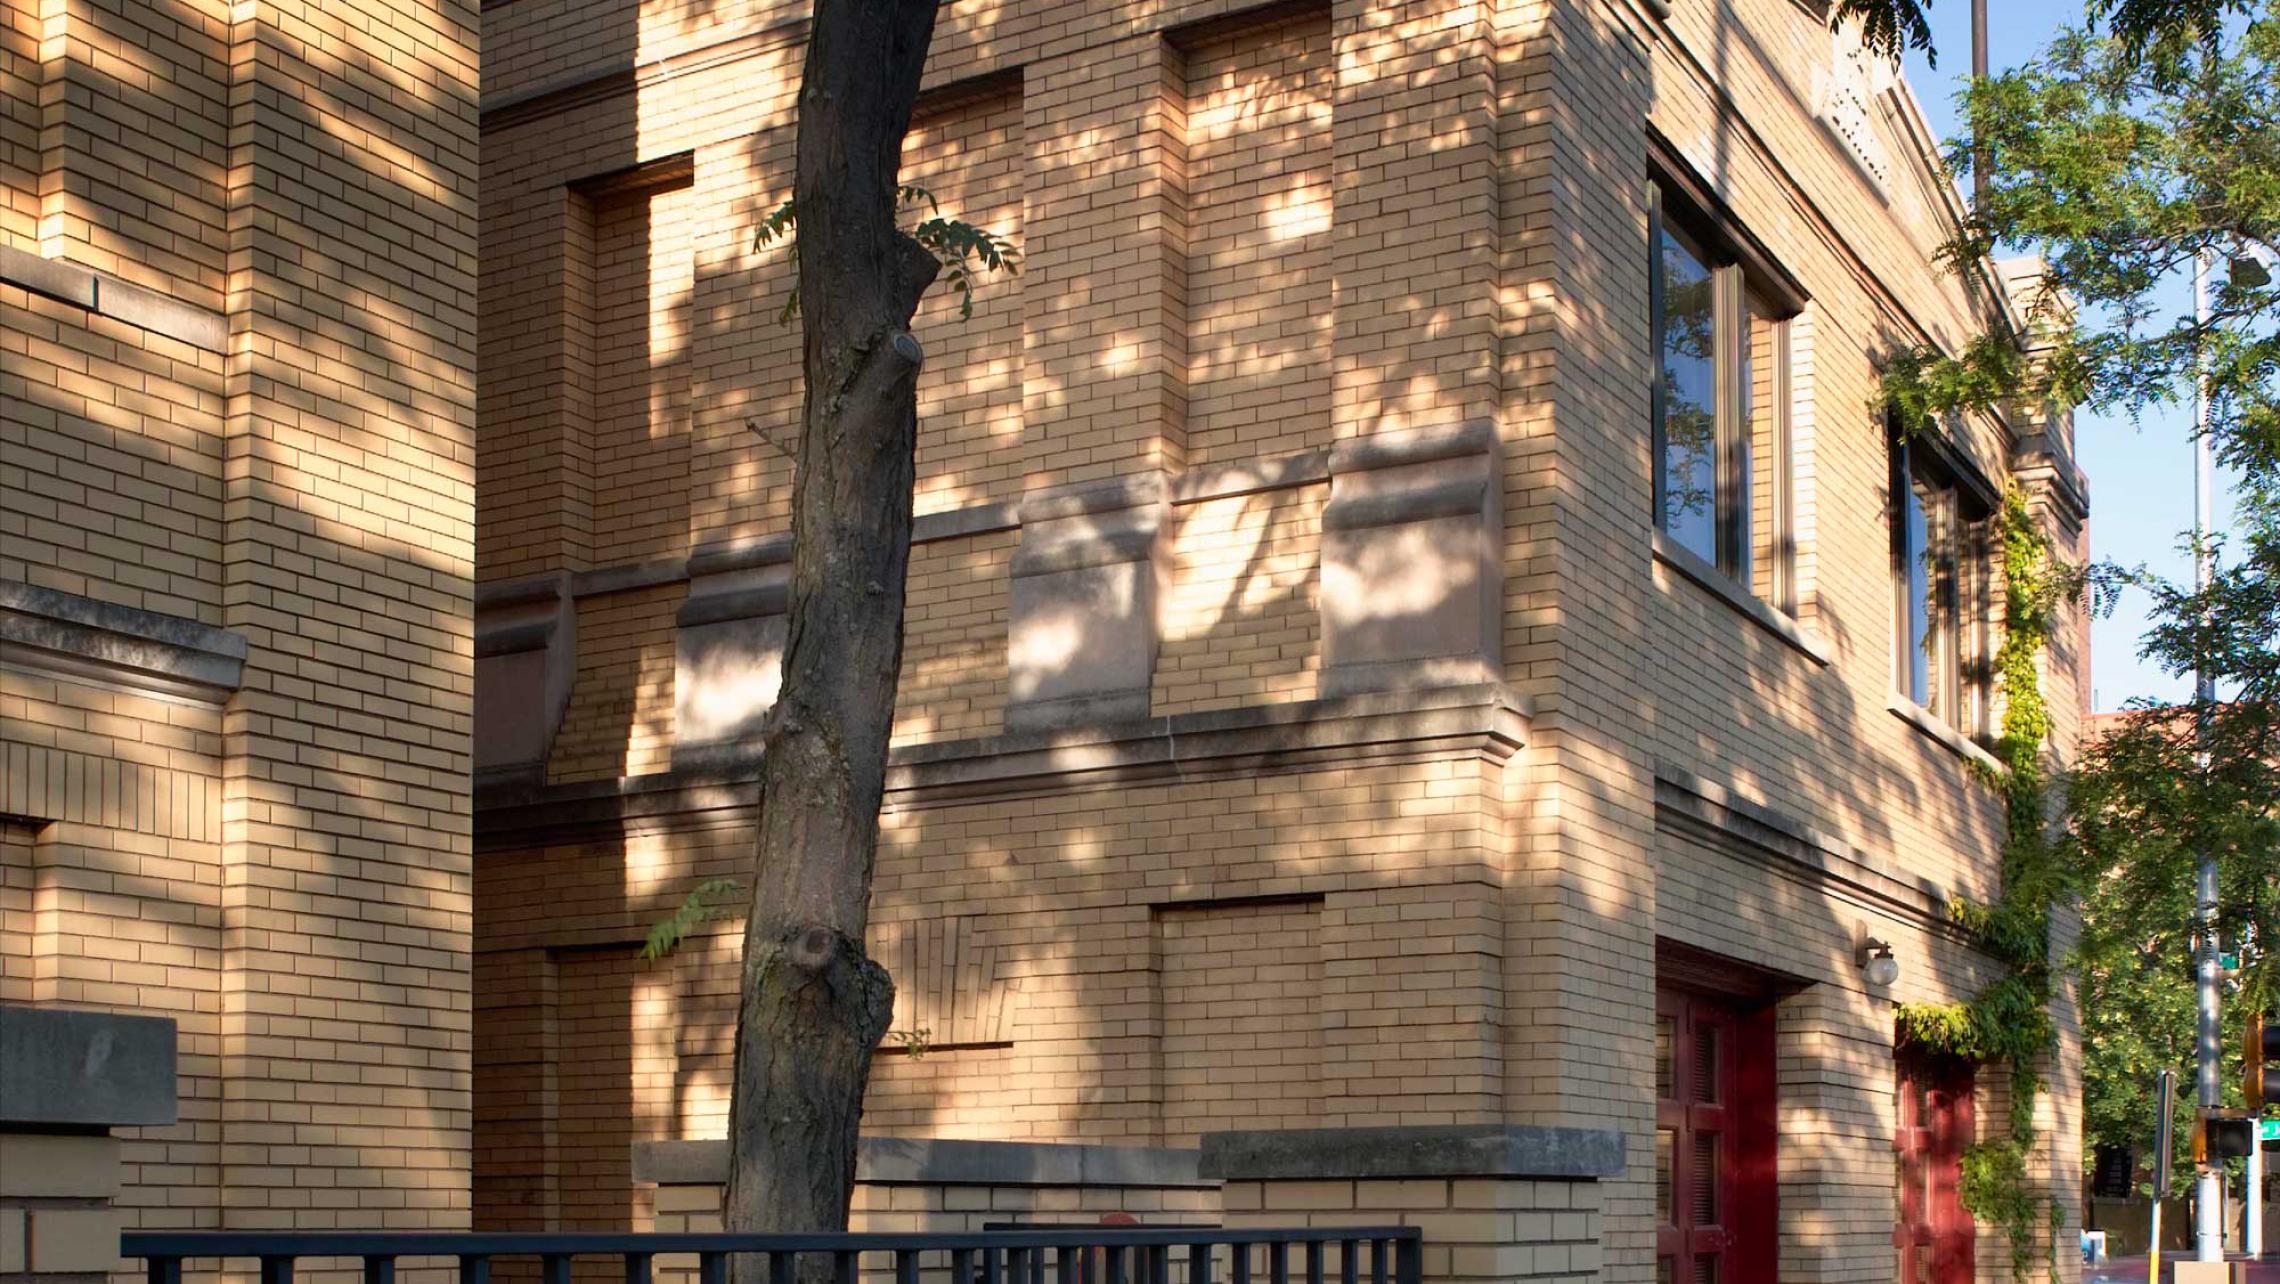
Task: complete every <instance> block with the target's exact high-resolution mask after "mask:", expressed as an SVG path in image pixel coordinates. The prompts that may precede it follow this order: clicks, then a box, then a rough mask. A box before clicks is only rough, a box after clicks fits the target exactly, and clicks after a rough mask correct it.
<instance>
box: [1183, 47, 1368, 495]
mask: <svg viewBox="0 0 2280 1284" xmlns="http://www.w3.org/2000/svg"><path fill="white" fill-rule="evenodd" d="M1184 70H1185V71H1186V73H1187V84H1186V93H1187V111H1186V116H1187V197H1188V200H1187V222H1188V232H1187V242H1188V244H1187V326H1188V375H1187V386H1188V405H1187V434H1188V460H1189V462H1190V463H1193V464H1205V463H1219V462H1222V461H1224V460H1230V459H1253V458H1257V457H1260V456H1272V455H1281V454H1288V453H1290V452H1292V451H1296V450H1304V449H1306V448H1307V447H1309V446H1315V445H1320V444H1321V443H1322V442H1323V441H1324V440H1325V439H1327V437H1328V435H1329V427H1330V319H1331V317H1332V316H1333V315H1335V314H1334V313H1333V311H1332V310H1331V306H1330V304H1331V275H1330V271H1329V267H1330V205H1331V199H1330V116H1331V111H1330V98H1331V65H1330V15H1329V13H1328V11H1327V10H1324V9H1321V8H1315V9H1310V10H1307V11H1305V13H1304V15H1303V16H1302V17H1300V18H1298V19H1296V20H1293V21H1289V22H1284V23H1278V24H1275V25H1272V26H1268V27H1265V28H1263V29H1252V30H1239V31H1236V32H1233V33H1230V34H1227V35H1224V36H1217V37H1215V38H1205V39H1201V40H1198V41H1197V42H1196V43H1195V44H1193V45H1191V46H1189V47H1188V49H1187V50H1186V58H1185V67H1184Z"/></svg>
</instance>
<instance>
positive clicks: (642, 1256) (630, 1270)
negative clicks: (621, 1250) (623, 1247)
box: [625, 1252, 649, 1284]
mask: <svg viewBox="0 0 2280 1284" xmlns="http://www.w3.org/2000/svg"><path fill="white" fill-rule="evenodd" d="M625 1284H649V1254H647V1253H632V1252H629V1253H627V1254H626V1255H625Z"/></svg>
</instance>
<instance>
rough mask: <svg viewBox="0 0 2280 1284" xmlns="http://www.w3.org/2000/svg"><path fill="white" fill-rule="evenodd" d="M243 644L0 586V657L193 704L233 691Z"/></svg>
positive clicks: (106, 605) (161, 618) (69, 597)
mask: <svg viewBox="0 0 2280 1284" xmlns="http://www.w3.org/2000/svg"><path fill="white" fill-rule="evenodd" d="M245 655H246V642H245V639H244V638H243V637H241V636H239V635H238V634H235V633H232V632H230V631H229V630H227V629H217V628H214V627H213V626H211V625H207V624H200V623H198V622H197V621H196V620H186V619H183V618H182V617H180V616H176V615H164V614H161V613H159V612H157V611H145V610H142V609H140V608H137V607H131V606H121V605H118V604H117V603H113V602H98V601H96V600H95V599H93V598H89V597H81V596H79V595H78V594H76V593H65V592H62V591H60V590H57V589H49V588H40V587H38V586H36V585H31V584H24V583H19V582H18V581H15V580H0V656H5V658H6V659H7V660H9V661H10V662H12V663H16V664H21V665H25V666H27V667H34V668H42V669H54V670H57V671H59V672H65V673H69V674H72V675H74V676H85V677H93V678H99V679H103V680H106V681H112V682H119V683H122V684H124V685H127V686H132V687H137V688H140V689H143V690H148V691H157V692H162V693H165V694H168V695H180V696H189V697H192V698H194V699H204V700H221V699H224V698H227V697H228V695H229V693H230V692H232V691H235V690H237V688H238V686H239V684H240V683H241V682H242V681H243V677H244V671H245Z"/></svg>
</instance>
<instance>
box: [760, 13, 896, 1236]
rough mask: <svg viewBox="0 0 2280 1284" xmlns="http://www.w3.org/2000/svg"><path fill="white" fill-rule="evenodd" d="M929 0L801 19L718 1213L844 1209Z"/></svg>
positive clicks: (881, 1003) (876, 1016)
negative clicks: (785, 428) (915, 143)
mask: <svg viewBox="0 0 2280 1284" xmlns="http://www.w3.org/2000/svg"><path fill="white" fill-rule="evenodd" d="M936 4H937V0H869V2H868V3H866V2H864V0H817V3H816V5H815V17H814V21H813V23H812V25H811V26H810V28H809V37H808V48H807V64H806V69H805V71H804V72H803V78H802V80H801V84H800V107H799V136H798V177H797V180H796V185H795V187H794V189H793V199H794V200H795V201H796V202H797V208H798V210H799V272H800V301H801V302H800V313H801V321H802V330H803V332H804V347H803V352H802V361H803V365H804V371H805V374H806V382H807V404H806V410H805V414H804V418H803V422H802V424H801V428H800V438H799V443H800V444H799V458H798V462H797V465H796V471H795V475H794V481H793V487H792V532H793V539H794V545H793V555H792V587H791V609H790V617H791V618H790V622H789V623H790V636H789V640H788V641H787V643H786V646H785V651H784V665H783V675H784V680H783V693H782V695H781V696H780V697H779V698H778V700H777V704H776V709H775V713H774V715H773V718H772V721H771V724H770V727H769V730H768V733H767V752H766V755H765V757H764V760H763V765H762V768H761V814H760V846H759V853H758V865H759V868H758V871H757V875H756V877H755V878H754V879H753V882H752V905H751V912H750V915H749V917H748V918H747V920H746V925H745V932H744V968H743V977H742V995H741V997H740V1000H739V1002H738V1006H737V1031H736V1077H735V1083H734V1088H733V1093H732V1096H731V1098H730V1104H729V1143H730V1146H729V1153H730V1160H729V1180H728V1198H727V1207H726V1224H727V1227H728V1229H730V1230H745V1231H781V1232H811V1231H836V1230H844V1229H846V1226H847V1209H848V1201H849V1199H850V1197H851V1195H852V1193H853V1189H854V1182H855V1140H856V1129H857V1126H858V1124H859V1122H860V1119H861V1116H862V1110H863V1088H864V1083H865V1081H866V1079H867V1078H868V1077H869V1074H870V1066H871V1054H872V1051H873V1050H874V1049H875V1048H876V1047H877V1046H878V1044H879V1040H880V1039H881V1038H882V1037H884V1036H885V1034H886V1030H887V1023H888V1019H889V1012H890V1009H891V1007H892V1005H893V1000H894V984H893V982H892V981H890V980H889V979H888V977H887V973H886V970H885V969H884V968H882V967H880V966H879V965H878V964H877V963H875V962H873V961H872V960H871V959H870V958H869V957H868V956H867V955H866V954H865V953H864V949H863V934H864V926H865V923H866V921H867V920H868V918H869V911H870V900H871V873H872V864H873V860H874V858H875V856H876V854H877V850H878V815H879V802H880V797H881V795H882V793H883V792H884V788H885V779H886V764H887V738H888V731H889V728H890V725H891V724H892V721H893V718H894V705H895V680H896V677H897V675H898V673H899V671H900V669H901V665H902V643H903V576H904V570H905V567H906V565H907V564H908V562H909V558H910V528H911V485H912V474H913V470H914V461H913V457H914V451H915V449H916V444H917V434H918V406H917V384H918V370H919V363H920V360H921V354H920V350H919V346H918V342H917V340H915V339H913V338H912V337H911V333H910V323H911V316H912V314H913V313H914V312H915V311H916V310H917V307H918V302H919V299H920V296H922V295H923V294H924V293H925V292H926V289H927V287H928V286H929V285H931V284H932V283H933V281H934V278H935V274H936V273H937V272H938V271H939V270H940V265H939V264H938V263H937V261H936V260H935V258H934V256H933V255H932V254H931V253H929V252H928V251H927V250H926V249H925V248H924V247H923V246H921V245H919V244H918V243H917V242H916V241H914V240H912V239H911V238H910V237H909V236H907V235H905V234H904V233H902V232H901V231H899V230H898V229H897V228H896V225H895V214H896V177H897V170H898V167H899V165H900V163H901V159H902V146H903V135H904V134H905V133H906V132H907V131H908V129H909V127H910V115H911V108H912V105H913V103H914V102H915V101H916V100H917V97H918V85H919V75H920V72H921V71H922V70H923V69H924V66H925V63H926V50H927V46H928V44H929V43H930V42H931V40H932V39H933V35H934V15H935V9H936ZM739 1265H740V1267H745V1268H749V1267H751V1266H756V1265H757V1263H756V1262H753V1263H739ZM803 1265H805V1264H804V1263H803ZM818 1265H822V1266H825V1267H828V1263H818ZM743 1273H744V1271H743V1270H741V1269H740V1271H739V1274H740V1275H742V1274H743Z"/></svg>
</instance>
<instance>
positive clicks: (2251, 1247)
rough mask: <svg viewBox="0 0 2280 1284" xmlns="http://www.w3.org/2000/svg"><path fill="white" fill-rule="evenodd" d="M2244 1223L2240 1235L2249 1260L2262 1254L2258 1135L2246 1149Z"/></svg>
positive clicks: (2261, 1171)
mask: <svg viewBox="0 0 2280 1284" xmlns="http://www.w3.org/2000/svg"><path fill="white" fill-rule="evenodd" d="M2241 1217H2242V1218H2243V1219H2245V1224H2244V1225H2243V1227H2242V1229H2241V1237H2242V1239H2243V1240H2244V1241H2245V1247H2246V1248H2247V1249H2248V1257H2249V1260H2250V1261H2255V1260H2257V1259H2259V1258H2261V1257H2263V1256H2264V1139H2263V1138H2262V1137H2258V1138H2257V1139H2256V1144H2255V1145H2253V1146H2251V1147H2250V1148H2249V1151H2248V1198H2246V1199H2244V1200H2242V1201H2241Z"/></svg>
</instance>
